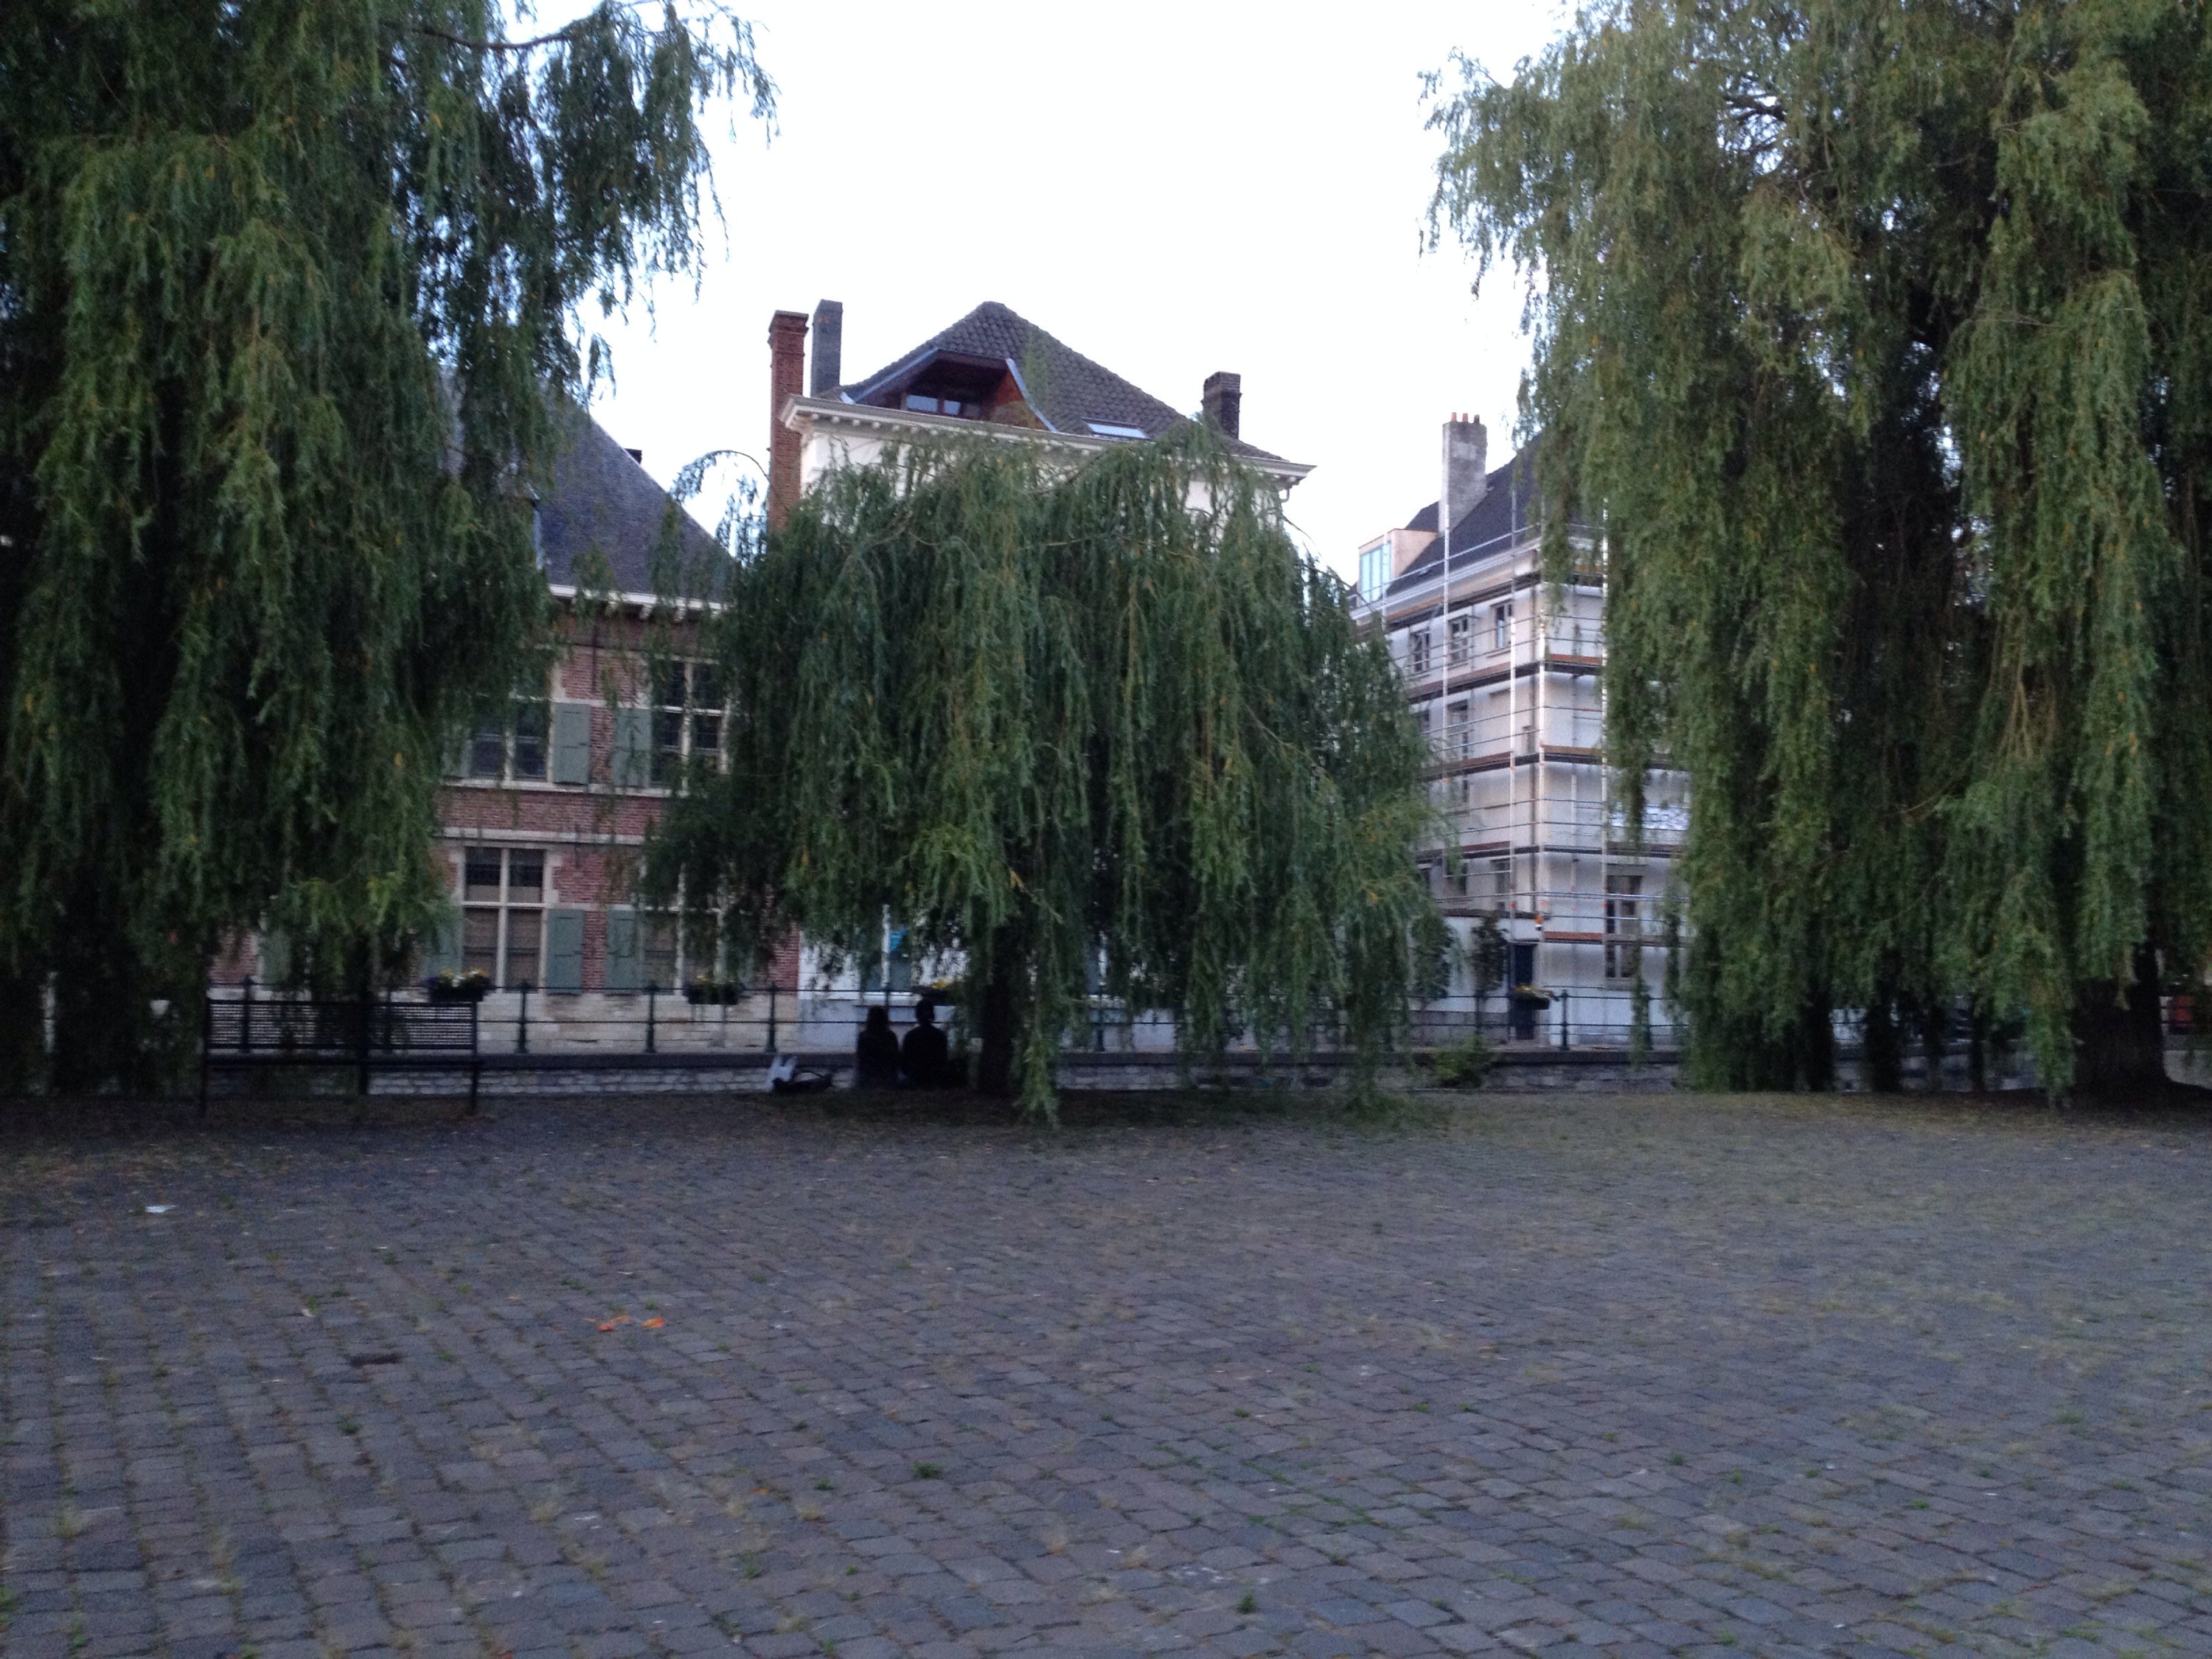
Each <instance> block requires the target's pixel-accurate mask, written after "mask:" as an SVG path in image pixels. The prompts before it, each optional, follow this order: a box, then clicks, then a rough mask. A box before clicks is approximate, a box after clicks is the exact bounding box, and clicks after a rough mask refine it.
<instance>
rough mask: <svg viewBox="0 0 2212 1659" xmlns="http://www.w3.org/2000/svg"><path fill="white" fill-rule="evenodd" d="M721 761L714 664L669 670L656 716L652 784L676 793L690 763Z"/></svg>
mask: <svg viewBox="0 0 2212 1659" xmlns="http://www.w3.org/2000/svg"><path fill="white" fill-rule="evenodd" d="M721 756H722V679H721V675H720V672H719V671H717V670H716V669H715V667H714V665H713V664H712V663H704V662H676V663H671V664H669V665H668V666H667V668H666V669H665V671H663V672H662V674H661V677H660V684H659V689H658V690H657V692H656V695H655V701H654V706H653V781H654V782H655V783H657V784H659V785H661V786H662V787H666V788H673V787H675V786H676V784H677V783H678V782H679V781H681V780H682V778H683V776H684V766H685V764H686V763H688V762H690V761H694V760H699V761H707V762H710V763H719V762H720V759H721Z"/></svg>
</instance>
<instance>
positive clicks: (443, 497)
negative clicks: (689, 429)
mask: <svg viewBox="0 0 2212 1659" xmlns="http://www.w3.org/2000/svg"><path fill="white" fill-rule="evenodd" d="M508 22H509V19H508V17H507V14H506V13H505V11H504V10H503V9H502V8H501V5H500V3H499V0H246V3H244V4H238V3H226V0H198V3H164V4H146V5H98V4H91V3H86V0H11V3H10V5H9V8H8V15H7V23H6V25H5V27H0V768H3V769H4V771H0V777H4V791H5V793H4V795H0V848H5V849H6V851H5V856H4V857H0V1041H4V1042H5V1043H6V1046H7V1049H8V1054H9V1055H12V1056H13V1057H14V1058H15V1060H17V1061H18V1062H20V1061H21V1060H22V1059H23V1058H24V1057H25V1055H26V1054H27V1053H29V1052H30V1051H31V1050H32V1049H33V1048H34V1046H35V1040H36V1038H37V1035H38V1030H39V1021H40V1018H41V1005H42V1000H43V999H44V997H45V995H46V987H48V986H49V985H50V984H51V985H52V987H53V991H54V994H55V996H56V1012H55V1017H56V1024H57V1032H56V1038H57V1051H56V1055H55V1069H54V1077H53V1081H54V1082H55V1084H56V1085H58V1086H59V1087H63V1088H70V1087H76V1086H82V1085H88V1084H90V1083H93V1082H95V1081H97V1080H99V1079H101V1078H103V1077H111V1078H112V1077H118V1076H120V1077H122V1078H124V1079H126V1080H132V1081H140V1080H143V1073H144V1070H145V1066H144V1063H143V1062H144V1060H145V1058H146V1057H147V1056H148V1055H149V1054H152V1053H153V1052H155V1050H156V1049H157V1048H158V1047H159V1044H158V1041H157V1037H158V1033H156V1032H155V1031H153V1030H149V1021H150V1019H151V1018H152V1016H151V1012H150V1006H151V1004H152V1003H153V1001H154V1000H156V999H168V1000H173V1002H174V1004H175V1005H176V1007H177V1008H178V1009H179V1011H180V1012H184V1017H185V1020H186V1022H187V1023H188V1022H189V1018H190V1016H189V1012H188V1011H189V1010H191V1009H192V1008H196V1007H197V994H198V990H199V987H200V986H201V985H202V984H203V983H204V975H205V972H206V969H207V965H208V963H209V962H210V957H211V955H212V953H213V952H214V951H216V947H217V945H218V942H219V940H220V939H222V937H223V936H224V935H225V933H227V932H228V931H229V930H232V929H235V928H240V927H251V926H263V927H273V928H278V929H281V930H283V933H284V934H285V935H286V936H287V938H288V939H289V941H290V943H291V945H292V946H293V947H294V955H295V960H297V961H298V962H299V963H302V964H304V965H305V967H306V969H307V971H309V972H311V973H313V975H315V976H316V977H318V978H320V979H328V978H331V977H334V976H335V977H342V978H343V979H345V980H346V981H349V982H361V981H362V980H363V978H364V977H365V975H367V974H368V972H369V971H370V970H371V969H372V968H373V967H374V966H375V965H377V964H378V963H383V962H387V961H389V960H391V959H392V957H394V956H395V955H397V954H398V952H400V951H402V950H403V949H404V944H405V941H406V939H408V937H409V936H410V933H413V932H414V931H415V930H416V928H418V927H420V926H421V925H422V923H423V921H424V919H425V917H426V916H427V915H428V914H429V912H430V911H431V910H432V908H434V907H435V905H436V904H437V903H438V902H439V901H440V900H441V897H442V889H443V884H442V882H441V881H440V880H439V879H438V878H437V872H435V870H434V869H433V867H432V865H431V861H430V849H431V843H430V833H431V830H432V828H433V825H434V823H435V819H434V816H433V807H434V793H435V788H436V787H437V781H438V778H439V775H440V771H441V766H440V762H441V757H442V755H443V753H444V751H445V750H446V747H447V743H448V741H449V738H450V737H451V735H452V734H453V732H456V731H457V730H459V728H461V727H462V726H464V725H465V722H466V720H467V719H468V718H469V715H470V714H471V711H472V709H473V708H476V707H477V706H478V705H479V704H481V703H482V702H483V701H484V700H486V699H488V698H494V697H503V696H505V695H506V694H507V691H508V690H509V689H510V688H511V687H512V685H513V684H514V675H515V673H516V671H517V670H518V669H519V668H520V666H521V665H522V664H523V661H524V659H525V653H526V650H527V648H528V647H529V643H530V640H531V636H532V630H533V629H534V628H535V627H536V626H537V624H538V623H539V621H540V620H541V619H542V617H543V613H544V605H545V595H544V580H543V578H542V577H541V576H540V575H539V574H538V572H537V571H536V569H535V568H534V556H533V551H532V535H531V507H530V495H531V491H532V486H533V483H534V480H535V478H536V477H537V475H538V471H539V468H540V465H541V464H542V462H543V460H544V458H545V457H546V456H547V455H548V453H549V450H550V447H551V446H552V445H553V444H554V443H555V442H556V440H557V438H558V433H557V430H556V428H557V426H558V423H559V421H560V419H561V415H560V411H561V410H562V407H563V406H564V405H567V404H569V403H570V402H571V401H572V400H573V398H574V396H575V395H576V394H577V393H578V392H580V390H581V388H582V387H583V386H585V385H586V383H587V382H588V381H589V380H590V379H591V378H592V375H593V374H595V373H596V372H597V371H598V370H599V368H600V367H601V365H600V362H599V348H598V344H597V342H596V341H592V343H591V344H590V346H589V347H588V349H586V346H585V345H584V344H583V343H581V339H580V336H581V331H582V325H581V320H580V319H581V315H582V313H581V310H580V307H583V306H585V305H586V304H587V303H594V302H595V303H597V304H598V305H599V306H600V307H604V308H611V307H617V306H619V305H620V304H622V303H623V302H624V301H626V300H627V299H628V298H629V296H630V294H631V291H632V284H633V283H634V281H635V280H636V279H638V278H640V277H641V276H647V275H649V274H650V273H652V272H653V271H655V270H671V269H684V268H690V267H693V266H694V265H695V262H696V253H697V252H698V249H697V246H696V240H695V239H696V230H697V226H698V223H699V221H700V219H701V216H702V191H705V190H706V189H707V188H708V183H707V179H708V174H707V166H708V157H707V150H706V148H705V138H704V136H703V134H702V129H701V127H700V125H699V119H700V116H701V114H702V112H703V110H704V109H705V108H706V107H707V106H708V104H709V103H710V101H712V100H720V99H722V98H725V97H726V96H729V95H731V94H739V95H741V96H743V97H744V98H747V99H750V102H751V106H752V108H753V110H754V112H756V113H757V114H758V115H761V116H763V117H765V116H767V115H768V114H769V112H770V107H771V99H772V88H771V87H770V85H769V82H768V81H767V79H766V78H765V76H763V74H762V72H761V70H759V68H758V67H757V64H756V63H755V61H754V58H753V53H752V46H751V40H750V35H749V33H747V30H746V27H745V26H744V24H743V23H742V22H740V21H738V20H736V19H735V18H733V17H731V16H730V15H727V14H726V13H722V12H720V11H719V10H716V11H714V12H710V13H708V14H707V15H705V16H703V18H701V19H699V20H697V21H684V20H683V19H680V18H679V17H678V15H677V14H676V13H675V12H674V11H673V10H672V9H671V10H666V11H659V12H647V13H645V14H640V13H639V12H637V11H635V9H631V8H629V7H625V6H620V5H616V4H612V3H609V4H605V5H602V6H600V7H599V9H596V10H593V11H592V12H590V13H589V14H588V15H586V16H584V17H582V18H581V19H580V20H578V21H574V22H573V23H571V24H569V25H568V26H567V27H562V28H560V29H557V30H555V31H552V32H550V33H544V34H542V35H538V36H534V37H531V38H518V37H517V36H514V35H512V34H510V33H508V32H507V25H508ZM7 1057H8V1056H6V1055H0V1060H5V1059H6V1058H7ZM6 1069H7V1067H6V1066H5V1065H4V1064H0V1073H4V1072H5V1071H6ZM18 1069H19V1070H20V1066H19V1067H18Z"/></svg>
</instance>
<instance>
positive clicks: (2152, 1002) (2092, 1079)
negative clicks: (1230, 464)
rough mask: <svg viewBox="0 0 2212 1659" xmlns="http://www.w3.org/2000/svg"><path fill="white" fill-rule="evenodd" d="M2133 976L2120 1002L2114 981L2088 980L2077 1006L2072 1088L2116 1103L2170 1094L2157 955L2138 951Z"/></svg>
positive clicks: (2142, 947)
mask: <svg viewBox="0 0 2212 1659" xmlns="http://www.w3.org/2000/svg"><path fill="white" fill-rule="evenodd" d="M2135 968H2136V971H2135V977H2134V979H2133V980H2131V981H2129V983H2128V985H2127V987H2126V999H2125V1000H2124V1001H2123V1000H2121V999H2120V996H2119V991H2120V988H2121V987H2118V986H2116V985H2115V984H2113V982H2112V981H2110V980H2100V981H2091V982H2089V983H2087V984H2085V985H2084V986H2083V987H2081V992H2080V994H2079V995H2078V996H2077V998H2076V1000H2075V1005H2074V1092H2075V1094H2077V1095H2083V1096H2087V1097H2091V1098H2093V1099H2098V1100H2105V1101H2110V1102H2112V1103H2114V1104H2126V1103H2132V1102H2137V1101H2142V1102H2148V1101H2151V1100H2154V1099H2156V1098H2157V1097H2160V1096H2161V1095H2164V1094H2166V1093H2167V1092H2168V1091H2170V1089H2171V1087H2172V1085H2170V1084H2169V1083H2168V1081H2167V1079H2166V1032H2165V1029H2164V1023H2163V1022H2162V1021H2161V1020H2160V1017H2159V1006H2158V956H2157V953H2156V952H2155V951H2152V950H2151V949H2150V947H2149V946H2148V945H2139V946H2137V947H2136V963H2135Z"/></svg>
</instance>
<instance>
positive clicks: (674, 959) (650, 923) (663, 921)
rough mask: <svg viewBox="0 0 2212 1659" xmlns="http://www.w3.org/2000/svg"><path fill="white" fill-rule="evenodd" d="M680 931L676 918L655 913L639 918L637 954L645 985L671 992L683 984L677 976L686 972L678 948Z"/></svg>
mask: <svg viewBox="0 0 2212 1659" xmlns="http://www.w3.org/2000/svg"><path fill="white" fill-rule="evenodd" d="M681 931H682V930H681V929H680V928H679V927H678V925H677V921H676V918H675V917H674V916H671V915H666V914H665V913H662V912H655V913H653V914H651V915H641V916H640V917H639V918H638V951H639V954H640V956H641V957H642V960H641V962H640V963H639V966H640V967H641V968H642V969H644V972H645V982H646V983H647V985H652V986H657V987H659V988H660V989H661V990H664V991H672V990H674V989H675V988H676V987H677V986H678V984H680V983H681V982H682V981H679V980H678V977H677V975H678V974H679V973H680V972H682V970H683V963H682V957H681V953H680V951H678V948H677V947H678V944H679V942H680V940H679V938H678V935H679V934H680V933H681Z"/></svg>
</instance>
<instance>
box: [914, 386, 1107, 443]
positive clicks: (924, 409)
mask: <svg viewBox="0 0 2212 1659" xmlns="http://www.w3.org/2000/svg"><path fill="white" fill-rule="evenodd" d="M906 406H907V407H908V409H910V410H914V412H915V414H917V415H958V414H960V413H961V412H962V410H963V404H961V401H960V399H958V398H925V397H924V396H922V395H921V393H920V392H908V393H907V394H906ZM979 412H980V411H979ZM1138 436H1139V438H1141V437H1143V436H1144V434H1143V433H1141V432H1139V434H1138Z"/></svg>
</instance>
